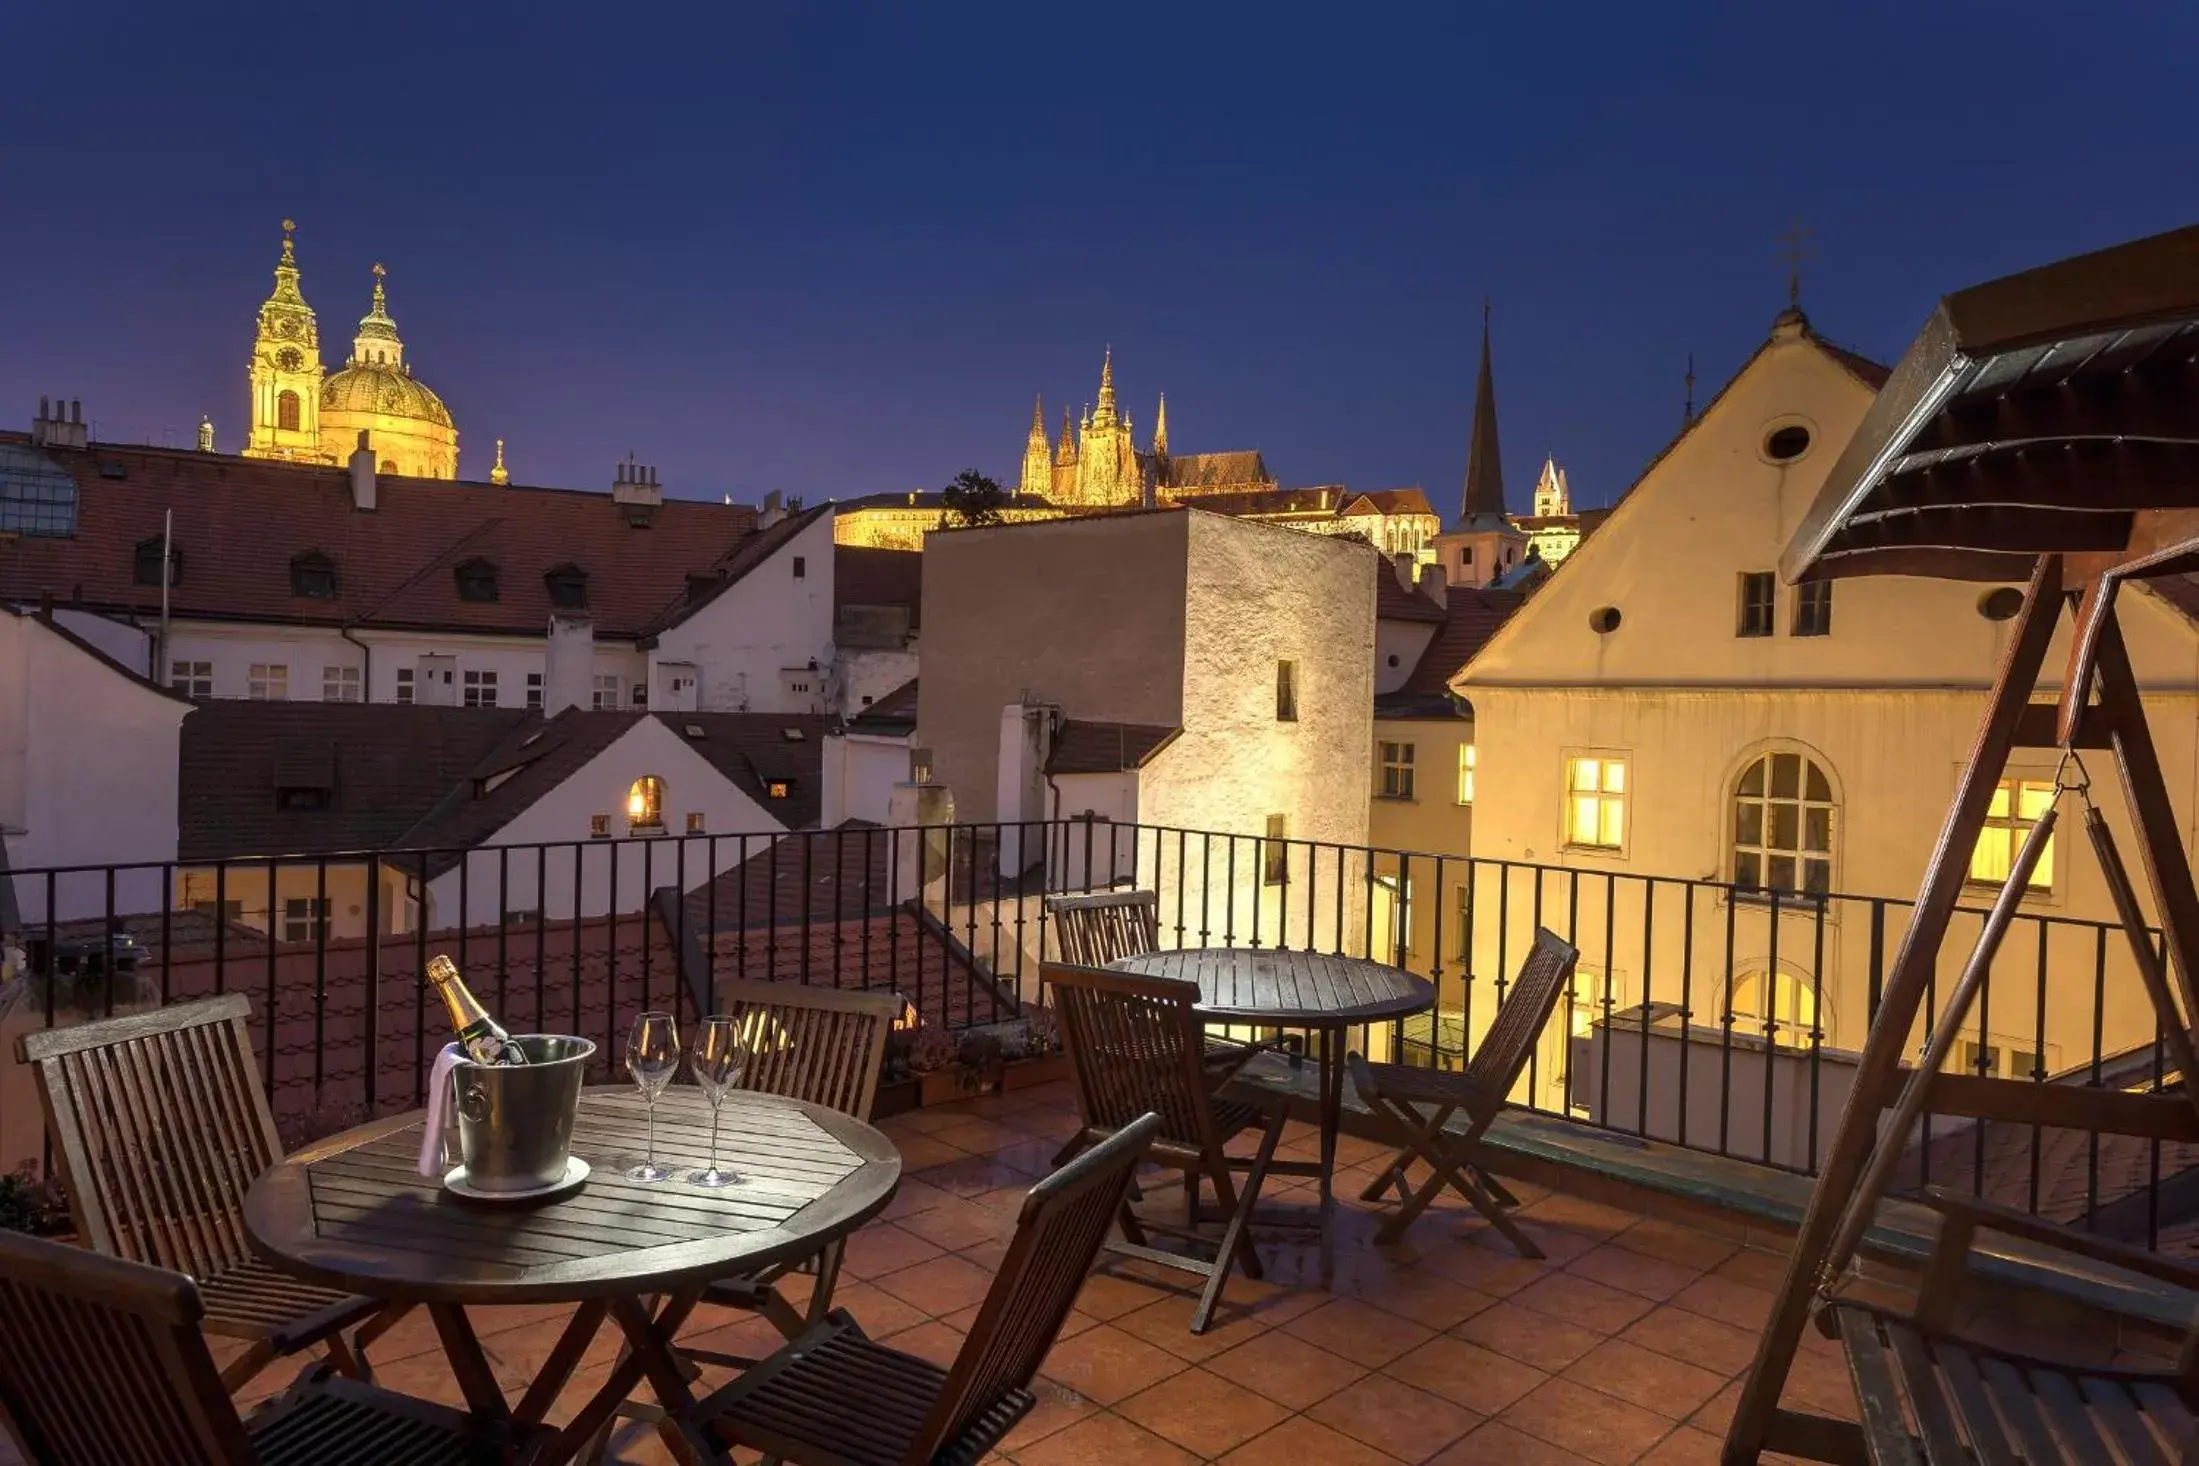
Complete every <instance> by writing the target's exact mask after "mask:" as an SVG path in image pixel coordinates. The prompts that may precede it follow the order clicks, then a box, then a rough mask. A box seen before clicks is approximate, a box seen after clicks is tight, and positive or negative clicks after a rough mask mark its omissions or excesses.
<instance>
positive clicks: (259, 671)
mask: <svg viewBox="0 0 2199 1466" xmlns="http://www.w3.org/2000/svg"><path fill="white" fill-rule="evenodd" d="M275 688H279V689H280V691H272V692H271V691H270V689H275ZM244 689H245V690H244V695H245V698H246V700H247V701H250V702H288V701H290V664H289V663H288V662H253V663H250V664H249V665H248V666H247V667H246V668H245V676H244Z"/></svg>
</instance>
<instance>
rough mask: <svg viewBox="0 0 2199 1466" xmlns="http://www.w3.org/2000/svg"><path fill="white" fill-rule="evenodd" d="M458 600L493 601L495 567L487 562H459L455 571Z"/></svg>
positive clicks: (475, 560) (473, 560)
mask: <svg viewBox="0 0 2199 1466" xmlns="http://www.w3.org/2000/svg"><path fill="white" fill-rule="evenodd" d="M453 573H454V574H456V575H457V577H458V599H460V600H462V601H493V600H495V599H496V566H495V565H494V564H492V563H491V562H489V561H487V560H482V559H478V558H476V559H472V560H463V561H460V562H459V564H458V567H457V569H456V571H454V572H453Z"/></svg>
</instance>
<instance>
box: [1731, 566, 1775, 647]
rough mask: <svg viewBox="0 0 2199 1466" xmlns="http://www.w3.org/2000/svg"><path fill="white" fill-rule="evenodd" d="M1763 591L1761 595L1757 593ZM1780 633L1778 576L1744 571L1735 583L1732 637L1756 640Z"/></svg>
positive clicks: (1765, 572) (1756, 571)
mask: <svg viewBox="0 0 2199 1466" xmlns="http://www.w3.org/2000/svg"><path fill="white" fill-rule="evenodd" d="M1758 592H1761V593H1762V594H1761V596H1759V595H1758V594H1757V593H1758ZM1778 630H1779V574H1778V572H1777V571H1773V570H1743V571H1741V572H1740V573H1739V575H1738V576H1737V577H1736V579H1735V583H1734V608H1733V634H1734V636H1735V637H1736V638H1739V639H1743V640H1748V641H1755V640H1758V639H1760V638H1762V637H1767V636H1772V635H1775V634H1776V633H1777V632H1778Z"/></svg>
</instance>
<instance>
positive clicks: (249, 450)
mask: <svg viewBox="0 0 2199 1466" xmlns="http://www.w3.org/2000/svg"><path fill="white" fill-rule="evenodd" d="M297 228H298V226H297V225H296V224H295V223H293V222H291V221H290V220H288V219H285V220H283V251H282V256H281V258H279V259H278V260H276V262H275V289H274V292H273V293H272V294H270V295H269V296H268V297H267V299H266V301H265V302H264V303H263V304H262V305H261V306H260V318H259V329H258V332H257V333H256V335H255V338H254V340H253V342H252V365H251V368H250V371H249V376H250V379H251V386H252V415H251V424H252V425H251V428H250V430H249V431H248V432H247V433H246V434H245V445H244V456H245V457H247V458H282V459H288V460H290V461H291V462H294V463H330V462H333V461H334V460H333V459H332V458H330V457H329V456H328V455H327V454H324V453H323V452H322V451H321V427H320V413H321V378H322V367H321V335H320V328H319V326H318V325H317V324H316V323H315V321H314V317H313V307H311V306H309V305H307V304H306V303H305V296H304V295H303V294H302V293H301V292H300V291H299V289H298V253H297V246H296V243H295V241H294V240H293V239H292V238H291V236H292V235H293V234H294V233H295V232H296V231H297Z"/></svg>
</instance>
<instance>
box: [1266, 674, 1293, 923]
mask: <svg viewBox="0 0 2199 1466" xmlns="http://www.w3.org/2000/svg"><path fill="white" fill-rule="evenodd" d="M1283 665H1284V666H1286V667H1287V666H1289V665H1290V663H1288V662H1285V663H1283ZM1289 839H1290V821H1289V820H1288V819H1287V818H1285V817H1284V816H1282V815H1279V814H1271V815H1269V816H1268V817H1267V838H1266V839H1265V840H1263V841H1261V842H1260V884H1261V885H1263V886H1280V885H1283V884H1285V883H1286V882H1288V881H1289V880H1290V845H1289V843H1288V842H1289Z"/></svg>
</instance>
